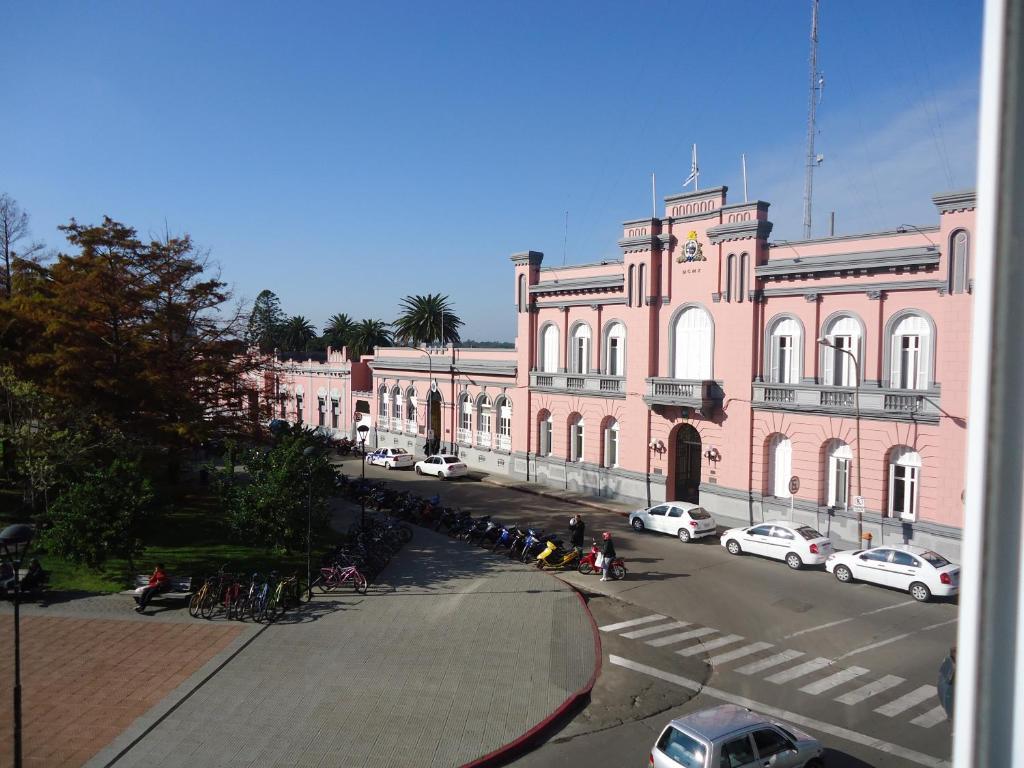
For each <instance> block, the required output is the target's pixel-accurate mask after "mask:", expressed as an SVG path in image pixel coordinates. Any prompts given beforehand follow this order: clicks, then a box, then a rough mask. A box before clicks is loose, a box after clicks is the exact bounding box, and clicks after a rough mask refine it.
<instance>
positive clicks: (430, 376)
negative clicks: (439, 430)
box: [413, 347, 434, 456]
mask: <svg viewBox="0 0 1024 768" xmlns="http://www.w3.org/2000/svg"><path fill="white" fill-rule="evenodd" d="M413 349H415V350H416V351H417V352H419V353H420V354H423V355H426V356H427V422H426V423H427V424H431V425H432V424H433V422H431V421H430V406H431V404H432V403H431V394H432V393H433V385H434V358H433V357H432V356H431V354H430V352H429V350H426V349H420V348H419V347H413ZM423 431H424V434H426V433H427V432H429V431H430V427H429V426H428V427H426V428H425V429H424V430H423ZM431 439H432V438H426V439H425V440H424V442H425V443H426V444H427V445H428V446H429V445H430V440H431ZM423 452H424V453H426V454H427V455H428V456H429V455H430V451H429V450H426V449H424V451H423Z"/></svg>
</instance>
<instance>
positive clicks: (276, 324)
mask: <svg viewBox="0 0 1024 768" xmlns="http://www.w3.org/2000/svg"><path fill="white" fill-rule="evenodd" d="M284 322H285V315H284V312H283V311H282V310H281V301H280V299H278V298H277V294H275V293H274V292H273V291H269V290H262V291H260V292H259V294H258V295H257V296H256V300H255V301H254V302H253V303H252V311H251V312H250V313H249V323H248V325H247V326H246V329H245V341H246V343H247V344H248V345H249V346H254V347H259V349H260V351H261V352H273V351H274V349H275V347H277V346H278V342H279V340H280V335H281V326H282V325H284Z"/></svg>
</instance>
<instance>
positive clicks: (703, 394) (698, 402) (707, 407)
mask: <svg viewBox="0 0 1024 768" xmlns="http://www.w3.org/2000/svg"><path fill="white" fill-rule="evenodd" d="M723 397H724V394H723V392H722V385H721V383H720V382H717V381H714V380H713V379H670V378H650V379H647V392H646V394H645V395H644V402H645V403H647V404H648V405H650V406H656V405H667V406H678V407H682V408H693V409H695V410H699V411H700V412H701V413H703V414H705V415H708V416H710V415H711V414H712V413H714V412H715V409H716V408H721V407H722V399H723Z"/></svg>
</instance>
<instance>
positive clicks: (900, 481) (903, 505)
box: [889, 445, 921, 522]
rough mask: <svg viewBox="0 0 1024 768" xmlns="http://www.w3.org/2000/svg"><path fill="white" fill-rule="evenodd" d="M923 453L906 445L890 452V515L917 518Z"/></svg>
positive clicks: (902, 518) (913, 519)
mask: <svg viewBox="0 0 1024 768" xmlns="http://www.w3.org/2000/svg"><path fill="white" fill-rule="evenodd" d="M920 482H921V454H919V453H918V452H917V451H915V450H913V449H912V448H908V447H907V446H905V445H902V446H899V447H897V448H893V449H892V451H890V452H889V515H890V516H891V517H899V518H900V519H901V520H906V521H908V522H913V521H915V520H917V498H918V496H919V494H920V485H919V484H920Z"/></svg>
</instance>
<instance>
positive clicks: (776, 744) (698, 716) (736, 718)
mask: <svg viewBox="0 0 1024 768" xmlns="http://www.w3.org/2000/svg"><path fill="white" fill-rule="evenodd" d="M824 751H825V748H824V747H823V746H822V745H821V742H820V741H818V740H817V739H815V738H814V737H813V736H811V735H809V734H806V733H804V732H803V731H801V730H800V729H798V728H794V727H793V726H792V725H787V724H785V723H781V722H779V721H777V720H770V719H768V718H767V717H765V716H764V715H759V714H757V713H756V712H752V711H751V710H749V709H746V708H744V707H738V706H736V705H735V704H722V705H721V706H718V707H712V708H711V709H703V710H701V711H700V712H694V713H693V714H692V715H687V716H686V717H680V718H678V719H676V720H673V721H672V722H670V723H669V724H668V725H667V726H665V730H663V731H662V732H661V736H659V737H658V740H657V741H656V742H655V744H654V747H653V749H651V757H650V761H649V765H651V766H654V768H679V766H683V768H755V766H756V768H760V767H761V766H771V768H822V767H823V766H824V764H825V763H824V761H823V760H822V757H821V756H822V754H823V753H824Z"/></svg>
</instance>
